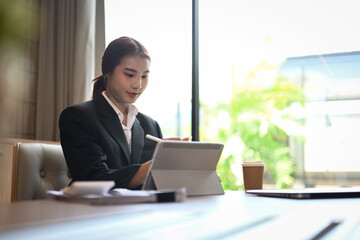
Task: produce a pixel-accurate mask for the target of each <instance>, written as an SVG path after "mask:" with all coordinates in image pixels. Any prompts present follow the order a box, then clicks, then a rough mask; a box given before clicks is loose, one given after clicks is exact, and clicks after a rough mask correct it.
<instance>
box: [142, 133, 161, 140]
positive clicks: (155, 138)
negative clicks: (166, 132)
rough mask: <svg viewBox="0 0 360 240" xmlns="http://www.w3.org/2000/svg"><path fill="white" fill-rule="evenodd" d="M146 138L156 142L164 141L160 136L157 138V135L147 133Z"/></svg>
mask: <svg viewBox="0 0 360 240" xmlns="http://www.w3.org/2000/svg"><path fill="white" fill-rule="evenodd" d="M146 138H148V139H150V140H153V141H155V142H162V141H163V140H162V139H160V138H157V137H154V136H151V135H149V134H146Z"/></svg>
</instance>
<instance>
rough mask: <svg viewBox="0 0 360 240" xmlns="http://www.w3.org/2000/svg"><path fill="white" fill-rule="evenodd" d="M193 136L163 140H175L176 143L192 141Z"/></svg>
mask: <svg viewBox="0 0 360 240" xmlns="http://www.w3.org/2000/svg"><path fill="white" fill-rule="evenodd" d="M191 138H192V137H191V136H190V137H184V138H180V137H169V138H163V140H174V141H186V142H188V141H190V140H191Z"/></svg>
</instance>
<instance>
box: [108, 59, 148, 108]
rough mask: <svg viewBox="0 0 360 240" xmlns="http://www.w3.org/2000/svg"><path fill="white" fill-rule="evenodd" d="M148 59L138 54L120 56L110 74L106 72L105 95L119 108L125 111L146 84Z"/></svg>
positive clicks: (143, 89)
mask: <svg viewBox="0 0 360 240" xmlns="http://www.w3.org/2000/svg"><path fill="white" fill-rule="evenodd" d="M149 68H150V60H149V59H147V58H142V57H140V56H138V55H130V56H125V57H124V58H122V60H121V62H120V64H119V65H117V66H116V67H115V69H114V72H113V73H112V74H106V78H107V84H106V95H107V96H108V97H109V98H110V100H111V101H112V102H113V103H114V104H115V105H116V107H118V108H119V110H120V111H121V112H123V113H124V112H125V111H126V107H127V105H128V104H130V103H135V101H136V100H137V99H138V98H139V96H140V95H141V94H142V93H143V92H144V91H145V89H146V87H147V84H148V75H149Z"/></svg>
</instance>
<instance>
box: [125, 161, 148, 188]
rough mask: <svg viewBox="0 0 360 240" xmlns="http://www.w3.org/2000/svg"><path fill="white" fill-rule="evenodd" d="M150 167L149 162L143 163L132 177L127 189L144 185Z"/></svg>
mask: <svg viewBox="0 0 360 240" xmlns="http://www.w3.org/2000/svg"><path fill="white" fill-rule="evenodd" d="M150 165H151V161H147V162H145V163H143V164H142V165H141V166H140V168H139V170H138V171H137V172H136V173H135V175H134V177H133V178H132V179H131V181H130V182H129V184H128V186H127V187H128V188H130V189H131V188H135V187H137V186H139V185H141V184H144V181H145V178H146V174H147V172H148V170H149V167H150Z"/></svg>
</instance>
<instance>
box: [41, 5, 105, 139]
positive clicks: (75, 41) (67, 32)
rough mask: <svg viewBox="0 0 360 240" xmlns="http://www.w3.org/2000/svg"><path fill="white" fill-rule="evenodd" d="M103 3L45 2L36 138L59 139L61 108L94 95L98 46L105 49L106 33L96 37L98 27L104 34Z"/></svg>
mask: <svg viewBox="0 0 360 240" xmlns="http://www.w3.org/2000/svg"><path fill="white" fill-rule="evenodd" d="M103 4H104V3H103V0H97V1H89V0H51V1H49V0H42V1H41V7H42V8H41V9H42V12H41V18H40V36H39V76H38V83H37V105H36V139H42V140H56V141H57V140H59V130H58V119H59V116H60V113H61V111H62V110H63V109H64V108H66V107H67V106H70V105H72V104H75V103H79V102H83V101H86V100H89V99H90V97H91V88H92V83H91V80H92V79H93V78H94V77H95V54H96V52H98V51H99V50H96V47H95V46H97V47H98V48H99V47H100V48H101V49H102V50H103V49H104V45H105V36H103V37H101V36H100V38H99V37H96V35H97V34H98V33H97V29H96V28H98V31H101V33H104V20H103V18H104V14H103V13H102V14H101V11H102V12H103V11H104V7H103ZM99 6H100V7H99ZM97 11H99V12H100V14H96V12H97ZM96 16H98V18H97V17H96ZM99 16H100V17H99ZM101 18H102V19H101ZM99 41H100V44H99ZM97 61H98V60H97ZM96 68H98V66H96ZM96 72H98V70H97V71H96Z"/></svg>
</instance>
